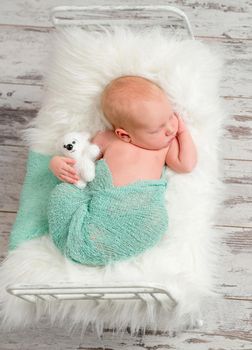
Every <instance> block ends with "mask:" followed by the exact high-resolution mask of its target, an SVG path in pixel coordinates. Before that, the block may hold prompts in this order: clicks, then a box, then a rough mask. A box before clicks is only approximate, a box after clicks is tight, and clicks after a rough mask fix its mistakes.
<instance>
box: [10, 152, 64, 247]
mask: <svg viewBox="0 0 252 350" xmlns="http://www.w3.org/2000/svg"><path fill="white" fill-rule="evenodd" d="M51 157H52V156H50V155H43V154H41V153H37V152H34V151H29V155H28V160H27V166H26V176H25V180H24V184H23V187H22V191H21V195H20V199H19V209H18V212H17V216H16V220H15V223H14V225H13V227H12V231H11V234H10V239H9V249H10V250H12V249H15V248H17V247H18V246H19V245H20V244H21V243H23V242H25V241H27V240H30V239H33V238H37V237H40V236H43V235H45V234H48V219H47V205H48V198H49V195H50V193H51V191H52V189H53V188H54V187H55V186H56V185H57V184H59V183H60V181H59V180H58V179H57V178H56V177H55V176H54V175H53V174H52V172H51V171H50V170H49V169H48V165H49V162H50V159H51Z"/></svg>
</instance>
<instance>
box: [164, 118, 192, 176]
mask: <svg viewBox="0 0 252 350" xmlns="http://www.w3.org/2000/svg"><path fill="white" fill-rule="evenodd" d="M177 118H178V122H179V127H178V132H177V135H176V137H175V138H174V139H173V141H172V143H171V145H170V147H169V149H168V152H167V154H166V159H165V162H166V164H167V165H168V166H169V167H170V168H171V169H172V170H174V171H176V172H177V173H190V172H191V171H192V170H193V169H194V167H195V166H196V164H197V150H196V147H195V144H194V142H193V139H192V137H191V134H190V132H189V130H188V129H187V127H186V125H185V123H184V121H183V120H182V118H180V117H179V116H177Z"/></svg>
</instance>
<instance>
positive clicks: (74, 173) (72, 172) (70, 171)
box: [62, 165, 77, 175]
mask: <svg viewBox="0 0 252 350" xmlns="http://www.w3.org/2000/svg"><path fill="white" fill-rule="evenodd" d="M62 172H68V173H70V174H73V175H76V173H77V172H76V170H75V169H74V168H73V167H71V166H69V165H65V166H63V167H62Z"/></svg>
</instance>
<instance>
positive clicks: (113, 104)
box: [101, 75, 163, 128]
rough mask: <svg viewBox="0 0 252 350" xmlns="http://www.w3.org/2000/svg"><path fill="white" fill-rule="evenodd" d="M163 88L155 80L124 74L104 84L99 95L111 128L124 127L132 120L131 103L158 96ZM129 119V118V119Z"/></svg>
mask: <svg viewBox="0 0 252 350" xmlns="http://www.w3.org/2000/svg"><path fill="white" fill-rule="evenodd" d="M162 92H163V89H162V88H161V87H160V86H159V85H158V84H156V83H155V82H153V81H151V80H149V79H147V78H144V77H140V76H134V75H125V76H121V77H118V78H116V79H114V80H112V81H111V82H110V83H109V84H108V85H106V87H105V89H104V90H103V93H102V95H101V108H102V111H103V114H104V116H105V118H106V119H107V120H108V121H109V122H110V123H111V124H112V126H113V128H116V127H126V125H127V124H128V122H130V123H132V122H134V120H133V118H130V117H131V116H132V113H133V110H132V104H133V103H134V102H135V101H137V100H139V99H141V100H142V101H148V100H149V99H151V98H153V97H158V96H160V94H161V93H162ZM129 119H130V120H129Z"/></svg>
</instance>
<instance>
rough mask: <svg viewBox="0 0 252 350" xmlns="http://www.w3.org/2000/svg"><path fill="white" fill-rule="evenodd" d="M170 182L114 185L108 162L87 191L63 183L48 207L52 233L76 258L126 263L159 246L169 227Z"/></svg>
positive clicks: (101, 162) (102, 162) (95, 262)
mask: <svg viewBox="0 0 252 350" xmlns="http://www.w3.org/2000/svg"><path fill="white" fill-rule="evenodd" d="M166 187H167V180H166V179H165V178H164V171H163V174H162V177H161V179H160V180H140V181H136V182H134V183H132V184H129V185H127V186H119V187H117V186H114V185H113V182H112V174H111V172H110V170H109V167H108V165H107V163H106V161H105V160H104V159H100V160H98V161H97V163H96V177H95V179H94V180H93V181H92V182H90V183H88V185H87V187H85V188H84V189H79V188H77V187H75V186H74V185H70V184H66V183H62V184H60V185H57V186H56V187H55V189H54V190H53V191H52V194H51V197H50V199H49V205H48V222H49V233H50V234H51V237H52V239H53V241H54V243H55V245H56V246H57V247H58V248H59V249H60V250H61V252H62V253H63V254H64V255H66V256H67V257H69V258H70V259H72V260H74V261H76V262H79V263H81V264H87V265H106V264H109V263H111V262H114V261H119V260H124V259H127V258H130V257H133V256H136V255H138V254H140V253H143V252H144V251H146V249H148V248H151V247H153V246H155V245H156V244H157V243H158V242H159V241H160V239H161V238H162V236H163V235H164V233H165V232H166V230H167V227H168V217H167V211H166V208H165V191H166Z"/></svg>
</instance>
